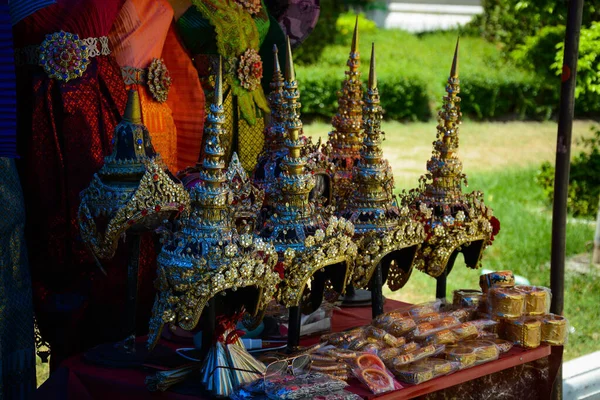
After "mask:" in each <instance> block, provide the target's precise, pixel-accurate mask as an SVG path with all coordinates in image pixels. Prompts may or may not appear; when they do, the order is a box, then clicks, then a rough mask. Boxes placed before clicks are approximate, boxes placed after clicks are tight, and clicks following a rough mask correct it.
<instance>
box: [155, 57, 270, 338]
mask: <svg viewBox="0 0 600 400" xmlns="http://www.w3.org/2000/svg"><path fill="white" fill-rule="evenodd" d="M221 77H222V75H221V68H220V67H219V68H218V73H217V79H216V84H215V96H214V98H215V100H214V102H213V104H211V105H210V109H209V112H208V113H207V116H206V124H205V127H204V134H205V136H206V141H205V149H204V154H205V155H204V160H203V161H202V163H201V165H200V166H199V167H200V174H199V180H198V181H197V182H196V183H195V184H194V185H192V186H191V187H189V189H188V190H189V192H190V197H191V207H190V210H189V211H188V212H185V213H183V214H182V216H181V218H180V219H179V221H178V223H179V229H178V231H176V232H166V233H165V235H164V237H163V239H162V242H163V246H162V250H161V252H160V254H159V255H158V272H157V280H156V288H157V290H158V292H159V293H158V295H157V298H156V300H155V303H154V308H153V310H152V318H151V320H150V333H149V335H148V343H149V346H150V347H151V348H152V347H153V346H154V345H155V344H156V342H157V341H158V339H159V338H160V333H161V331H162V329H163V327H164V326H165V325H166V324H170V325H171V327H172V328H174V327H176V326H179V327H181V328H183V329H186V330H191V329H193V328H194V327H195V326H196V325H197V324H198V321H199V319H200V317H201V315H202V311H203V310H204V308H205V306H206V304H207V302H208V301H209V300H210V299H211V298H213V297H215V296H216V295H217V294H220V293H221V294H225V295H226V298H227V302H230V303H231V302H233V303H234V304H235V305H236V306H239V308H240V309H241V307H242V306H243V307H245V308H246V309H247V310H248V311H249V312H250V313H251V314H252V315H262V310H263V309H264V308H265V307H266V306H267V304H268V303H269V301H270V300H271V299H273V297H274V295H275V292H276V290H277V286H278V283H279V282H280V278H279V274H278V273H277V272H276V271H275V266H276V264H277V261H278V257H277V252H276V251H275V248H274V246H273V245H272V244H270V243H267V242H266V241H264V240H263V239H261V238H260V237H257V236H255V235H252V234H249V233H246V234H240V233H239V232H238V231H237V229H236V227H235V217H236V215H238V211H236V205H234V204H233V203H234V200H235V198H236V194H235V191H234V190H232V188H233V187H234V186H235V184H234V183H232V182H228V181H227V176H226V174H225V172H224V168H225V163H224V161H223V156H224V154H225V150H224V149H223V147H222V146H221V136H222V135H224V134H225V131H224V129H223V122H224V109H223V89H222V79H221ZM231 171H234V170H230V172H231ZM236 171H237V169H235V171H234V172H232V177H233V176H235V175H236V174H237V173H239V172H236ZM243 207H250V208H252V207H254V205H252V204H244V205H243ZM241 289H243V290H244V295H242V296H238V297H233V298H231V297H230V296H227V292H236V291H238V290H241ZM230 298H231V300H230Z"/></svg>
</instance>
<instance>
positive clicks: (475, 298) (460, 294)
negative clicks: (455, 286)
mask: <svg viewBox="0 0 600 400" xmlns="http://www.w3.org/2000/svg"><path fill="white" fill-rule="evenodd" d="M482 296H483V292H482V291H481V290H476V289H460V290H455V291H454V294H453V296H452V304H454V305H455V306H458V307H474V308H477V307H478V306H479V303H481V297H482Z"/></svg>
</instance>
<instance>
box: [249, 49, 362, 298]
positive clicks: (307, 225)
mask: <svg viewBox="0 0 600 400" xmlns="http://www.w3.org/2000/svg"><path fill="white" fill-rule="evenodd" d="M286 59H287V63H286V71H285V81H284V86H283V99H284V103H283V108H282V111H283V113H284V116H283V118H282V120H281V122H282V123H283V124H285V125H284V126H285V128H286V131H287V137H286V139H285V141H284V144H285V147H286V148H287V152H286V153H285V155H284V157H283V159H282V160H281V164H280V165H281V170H282V172H281V174H280V175H279V176H278V177H277V180H276V183H275V185H274V187H273V188H272V189H267V190H268V191H269V193H268V195H269V197H270V199H271V202H272V209H271V210H270V213H269V215H267V216H266V218H265V220H264V223H263V224H261V225H262V229H261V231H260V236H261V237H263V238H264V239H265V240H266V241H268V242H269V243H272V244H273V245H274V246H275V249H276V250H277V252H278V253H279V259H280V262H281V265H282V267H283V270H284V272H283V274H284V280H283V282H282V284H281V287H280V290H279V296H278V297H279V301H280V302H281V303H282V304H283V305H285V306H286V307H292V306H298V305H300V304H301V303H302V297H303V294H304V293H305V290H306V284H307V282H308V281H309V280H310V279H311V277H313V275H315V273H316V272H317V271H319V270H321V269H323V268H325V267H327V266H331V265H337V264H342V265H341V266H340V267H339V268H343V271H342V275H343V278H342V282H337V285H335V286H336V289H337V291H338V293H339V292H342V291H343V290H344V288H345V286H346V284H347V283H349V281H350V279H351V276H352V269H353V263H352V260H353V258H354V257H355V256H356V245H355V244H354V243H353V242H352V235H353V234H354V226H353V225H352V223H351V222H349V221H346V220H345V219H343V218H337V217H335V216H332V215H331V212H330V211H329V210H321V209H318V207H317V206H316V204H315V202H314V201H311V200H310V193H311V191H312V190H313V188H314V186H315V177H314V175H313V174H312V173H311V171H309V170H308V169H307V167H306V166H307V163H308V157H307V156H306V155H303V153H304V145H305V140H304V138H303V137H301V136H300V135H301V133H302V121H301V120H300V115H299V108H300V103H299V102H298V99H299V93H298V82H297V81H296V77H295V73H294V65H293V60H292V53H291V48H290V43H289V38H288V42H287V53H286ZM304 154H305V153H304ZM313 306H318V305H313Z"/></svg>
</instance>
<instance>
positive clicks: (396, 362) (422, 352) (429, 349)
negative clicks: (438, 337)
mask: <svg viewBox="0 0 600 400" xmlns="http://www.w3.org/2000/svg"><path fill="white" fill-rule="evenodd" d="M444 348H445V346H444V345H427V346H423V347H420V348H418V349H417V350H415V351H413V352H412V353H407V354H401V355H399V356H398V357H396V358H395V359H393V360H392V365H393V367H394V368H397V367H399V366H402V365H406V364H410V363H413V362H415V361H419V360H421V359H423V358H427V357H431V356H433V355H436V354H439V353H441V352H443V351H444Z"/></svg>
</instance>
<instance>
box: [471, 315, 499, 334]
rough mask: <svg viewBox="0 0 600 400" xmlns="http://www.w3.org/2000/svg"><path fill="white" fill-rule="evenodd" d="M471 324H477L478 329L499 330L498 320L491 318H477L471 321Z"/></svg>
mask: <svg viewBox="0 0 600 400" xmlns="http://www.w3.org/2000/svg"><path fill="white" fill-rule="evenodd" d="M469 323H470V324H472V325H475V326H476V327H477V329H479V330H480V331H481V330H484V331H488V332H494V333H495V332H496V331H497V330H498V325H499V322H498V321H494V320H492V319H489V318H482V319H476V320H473V321H469Z"/></svg>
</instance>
